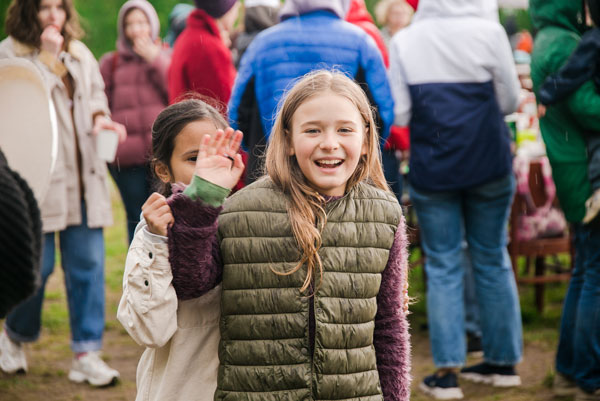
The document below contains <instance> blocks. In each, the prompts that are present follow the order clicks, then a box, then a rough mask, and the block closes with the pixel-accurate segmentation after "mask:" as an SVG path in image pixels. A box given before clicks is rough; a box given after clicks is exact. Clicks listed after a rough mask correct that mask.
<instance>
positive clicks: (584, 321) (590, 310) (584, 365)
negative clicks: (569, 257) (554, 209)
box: [556, 224, 600, 392]
mask: <svg viewBox="0 0 600 401" xmlns="http://www.w3.org/2000/svg"><path fill="white" fill-rule="evenodd" d="M574 241H575V244H574V245H575V268H574V270H573V275H572V276H571V281H570V283H569V290H568V291H567V297H566V298H565V303H564V306H563V314H562V321H561V325H560V339H559V342H558V351H557V353H556V370H557V371H559V372H560V373H562V374H564V375H565V376H567V377H570V378H572V379H573V380H575V382H576V383H577V385H578V386H579V387H581V388H582V389H584V390H586V391H588V392H593V391H595V390H597V389H599V388H600V229H598V228H588V227H586V226H582V225H581V224H576V225H575V240H574Z"/></svg>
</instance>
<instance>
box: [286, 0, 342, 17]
mask: <svg viewBox="0 0 600 401" xmlns="http://www.w3.org/2000/svg"><path fill="white" fill-rule="evenodd" d="M349 9H350V0H285V3H284V5H283V7H281V11H280V12H279V18H280V19H281V20H282V21H283V20H285V19H287V18H291V17H297V16H299V15H302V14H307V13H310V12H313V11H318V10H326V11H331V12H332V13H334V14H335V15H337V16H338V17H339V18H341V19H345V18H346V14H348V10H349Z"/></svg>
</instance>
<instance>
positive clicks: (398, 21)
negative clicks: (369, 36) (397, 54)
mask: <svg viewBox="0 0 600 401" xmlns="http://www.w3.org/2000/svg"><path fill="white" fill-rule="evenodd" d="M413 14H414V10H413V8H412V7H411V5H410V4H408V3H407V2H406V0H382V1H380V2H379V3H377V5H376V6H375V17H376V18H377V22H378V23H379V25H381V26H382V28H381V36H383V40H384V41H385V44H386V46H388V47H389V45H390V39H392V36H394V34H395V33H396V32H398V31H400V30H401V29H403V28H406V27H407V26H408V24H410V20H411V19H412V16H413Z"/></svg>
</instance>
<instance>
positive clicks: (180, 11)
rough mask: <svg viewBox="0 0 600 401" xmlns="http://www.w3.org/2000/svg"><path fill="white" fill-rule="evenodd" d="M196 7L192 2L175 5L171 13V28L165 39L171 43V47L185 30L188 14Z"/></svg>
mask: <svg viewBox="0 0 600 401" xmlns="http://www.w3.org/2000/svg"><path fill="white" fill-rule="evenodd" d="M195 9H196V7H194V6H193V5H191V4H186V3H179V4H175V7H173V9H172V10H171V13H170V14H169V29H168V30H167V36H166V37H165V41H166V42H167V43H168V44H169V47H173V46H174V45H175V39H177V37H178V36H179V34H181V32H183V30H184V29H185V24H186V21H187V18H188V16H189V15H190V13H191V12H192V11H194V10H195Z"/></svg>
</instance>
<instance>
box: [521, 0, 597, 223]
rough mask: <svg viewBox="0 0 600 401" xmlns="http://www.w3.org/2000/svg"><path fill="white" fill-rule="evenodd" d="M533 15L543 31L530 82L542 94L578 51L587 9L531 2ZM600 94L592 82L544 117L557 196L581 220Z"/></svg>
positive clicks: (563, 0) (564, 2)
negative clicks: (590, 133) (544, 86)
mask: <svg viewBox="0 0 600 401" xmlns="http://www.w3.org/2000/svg"><path fill="white" fill-rule="evenodd" d="M529 7H530V8H529V12H530V15H531V19H532V21H533V24H534V27H535V28H536V29H538V34H537V35H536V38H535V42H534V46H533V53H532V58H531V78H532V80H533V89H534V91H535V92H536V93H537V91H538V90H539V88H540V86H541V85H542V83H543V82H544V80H545V79H546V77H547V76H549V75H550V74H552V73H555V72H556V71H558V69H559V68H560V67H561V66H562V65H564V64H565V63H566V61H567V59H568V58H569V56H570V55H571V53H572V52H573V51H574V50H575V48H576V47H577V45H578V43H579V41H580V39H581V35H582V33H583V32H584V30H585V27H584V26H583V21H584V20H585V19H584V18H583V6H582V4H581V2H577V1H572V0H554V1H552V2H548V1H541V0H531V1H530V5H529ZM599 111H600V95H599V94H598V93H597V92H596V89H595V87H594V83H593V82H592V81H591V80H590V81H587V82H586V83H584V84H583V85H582V86H580V87H579V89H578V90H577V91H575V92H574V93H573V94H571V95H570V96H569V97H568V98H567V99H566V100H565V101H563V102H559V103H558V104H556V105H554V106H550V107H548V109H547V111H546V115H545V116H544V117H543V118H541V119H540V128H541V131H542V137H543V139H544V142H545V144H546V151H547V153H548V159H549V160H550V164H551V166H552V177H553V178H554V182H555V184H556V193H557V195H558V200H559V201H560V205H561V207H562V209H563V211H564V212H565V217H566V218H567V220H569V221H571V222H579V221H581V219H583V216H584V215H585V201H586V199H587V198H588V197H589V196H590V194H591V189H590V182H589V180H588V175H587V164H588V156H587V149H586V143H585V133H586V132H588V131H600V112H599Z"/></svg>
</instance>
